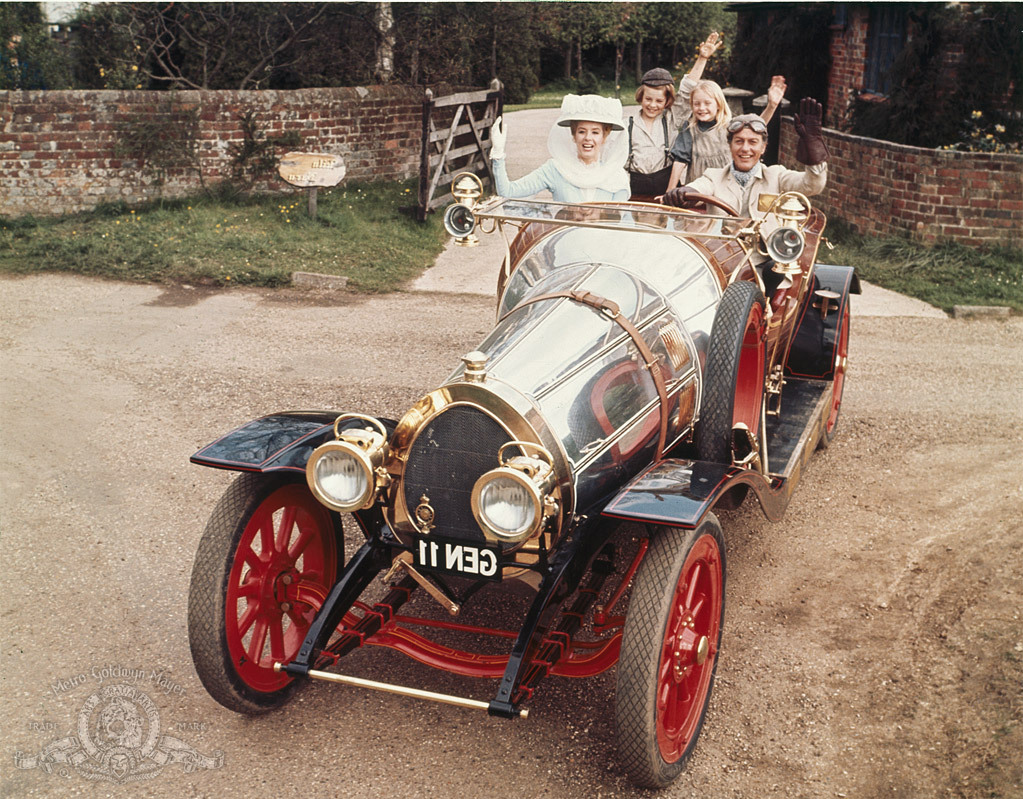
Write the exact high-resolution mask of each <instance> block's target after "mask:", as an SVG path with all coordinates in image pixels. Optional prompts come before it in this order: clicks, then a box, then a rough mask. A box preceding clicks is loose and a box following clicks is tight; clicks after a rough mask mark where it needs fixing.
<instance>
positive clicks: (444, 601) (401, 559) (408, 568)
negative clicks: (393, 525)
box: [380, 552, 462, 616]
mask: <svg viewBox="0 0 1023 799" xmlns="http://www.w3.org/2000/svg"><path fill="white" fill-rule="evenodd" d="M399 571H404V572H405V573H406V574H407V575H408V576H409V577H411V578H412V579H413V580H415V581H416V582H417V583H419V585H420V586H422V588H423V590H424V591H426V593H428V594H429V595H430V596H432V597H433V598H434V599H435V600H437V604H439V605H440V606H441V607H442V608H444V610H446V611H447V612H448V613H450V614H451V615H452V616H457V615H458V614H459V612H460V611H461V610H462V608H461V606H460V605H459V604H458V603H457V602H455V601H454V600H453V599H451V597H449V596H448V595H447V594H445V593H444V592H443V591H441V590H440V589H439V588H438V587H437V586H436V585H434V584H433V583H431V582H430V581H429V580H428V579H426V578H425V577H424V576H423V575H422V574H421V573H420V572H419V570H418V569H417V568H416V567H415V566H413V565H412V553H411V552H399V553H398V554H397V556H395V558H394V560H393V561H392V562H391V568H389V569H388V570H387V574H385V575H384V576H383V577H382V578H380V579H381V580H382V581H383V582H384V583H386V584H390V582H391V580H393V579H394V578H395V577H396V576H397V574H398V572H399Z"/></svg>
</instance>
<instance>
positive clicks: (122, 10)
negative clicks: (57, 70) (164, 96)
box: [80, 2, 327, 89]
mask: <svg viewBox="0 0 1023 799" xmlns="http://www.w3.org/2000/svg"><path fill="white" fill-rule="evenodd" d="M326 8H327V5H326V4H325V3H319V4H311V3H281V4H272V3H244V4H243V3H173V2H169V3H167V2H162V3H104V4H100V5H98V6H95V7H92V8H88V7H87V8H85V9H84V10H83V11H82V12H81V19H80V21H81V23H82V26H83V27H89V26H92V27H97V28H103V29H106V30H108V31H109V33H110V34H111V37H112V39H113V45H114V46H113V48H111V47H106V48H104V49H103V51H102V54H103V56H106V57H107V58H108V59H110V61H111V62H112V63H110V64H109V67H107V68H104V67H103V66H98V67H97V70H100V71H101V72H102V73H105V72H106V69H111V70H112V71H114V72H115V73H120V72H126V71H128V72H132V73H139V75H141V76H142V77H143V78H144V79H145V81H146V83H147V84H148V85H150V86H153V87H160V88H174V89H183V88H190V89H215V88H233V89H253V88H258V87H259V86H261V85H264V84H265V83H267V82H268V80H269V77H270V74H271V73H272V72H273V71H274V70H275V69H276V70H283V69H287V68H288V67H289V66H291V65H292V64H294V63H296V61H297V60H299V59H300V57H301V48H302V46H303V45H304V44H306V43H307V42H308V41H310V39H311V36H310V31H311V29H312V28H313V26H314V25H315V23H316V22H317V21H318V20H319V19H320V18H321V17H322V16H323V15H324V13H325V11H326ZM100 57H102V56H100Z"/></svg>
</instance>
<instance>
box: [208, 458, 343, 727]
mask: <svg viewBox="0 0 1023 799" xmlns="http://www.w3.org/2000/svg"><path fill="white" fill-rule="evenodd" d="M341 540H342V539H341V537H340V520H339V519H338V518H337V516H336V514H331V513H330V512H329V511H328V510H327V509H326V508H325V507H323V506H322V505H320V504H319V503H318V502H317V501H316V500H315V499H313V497H312V494H310V492H309V489H308V488H307V487H306V485H305V483H304V481H303V482H299V481H296V480H295V479H294V478H289V477H280V476H277V477H274V476H266V475H257V474H246V475H243V476H242V477H240V478H239V479H238V480H237V481H235V483H234V484H232V486H231V487H230V488H229V489H228V490H227V492H226V493H225V494H224V496H223V497H222V498H221V499H220V502H218V503H217V506H216V508H215V509H214V511H213V514H212V516H211V517H210V521H209V523H208V524H207V526H206V531H205V532H204V533H203V537H202V540H201V541H200V543H199V550H198V552H197V553H196V558H195V565H194V566H193V569H192V583H191V587H190V591H189V607H188V629H189V640H190V644H191V648H192V659H193V661H194V663H195V667H196V671H197V673H198V675H199V679H200V680H201V681H202V683H203V685H204V686H205V687H206V689H207V691H209V693H210V695H211V696H213V698H214V699H216V700H217V701H218V702H220V703H221V704H223V705H224V706H226V707H228V708H230V709H232V710H236V711H238V712H244V713H253V712H262V711H264V710H269V709H271V708H273V707H276V706H278V705H280V704H282V703H283V702H284V701H285V700H286V699H287V697H288V693H289V689H290V687H291V678H290V677H289V676H288V675H287V674H284V673H279V672H275V671H274V670H273V664H274V662H281V663H286V662H288V661H289V660H292V659H293V658H294V657H295V655H296V654H297V653H298V650H299V647H300V646H301V645H302V641H303V640H304V639H305V635H306V632H307V631H308V630H309V626H310V624H311V623H312V620H313V617H314V616H315V615H316V611H317V610H318V609H319V608H320V606H321V605H322V603H323V601H324V600H325V599H326V596H327V593H328V592H329V591H330V589H331V587H332V586H333V584H334V580H335V578H336V576H337V568H338V550H339V542H340V541H341Z"/></svg>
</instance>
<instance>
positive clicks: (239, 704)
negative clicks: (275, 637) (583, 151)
mask: <svg viewBox="0 0 1023 799" xmlns="http://www.w3.org/2000/svg"><path fill="white" fill-rule="evenodd" d="M280 489H288V490H289V491H291V492H292V496H295V497H299V498H300V499H301V501H302V502H303V503H307V505H308V507H309V508H310V509H312V510H313V511H314V512H315V514H316V515H315V516H314V523H315V525H316V529H317V530H318V532H319V536H320V540H321V542H322V543H321V546H322V547H323V551H324V552H325V553H326V555H325V557H324V561H325V566H324V572H325V574H324V576H323V579H322V580H321V581H320V582H321V583H323V585H319V584H318V586H319V588H320V589H321V590H323V591H324V592H326V591H329V589H330V587H331V585H333V582H334V580H335V579H336V575H337V570H338V562H339V560H343V558H344V549H343V547H344V543H343V540H344V539H343V537H342V530H341V522H340V517H339V516H338V515H337V514H336V513H331V512H329V511H328V510H327V509H326V508H325V507H323V506H322V505H320V504H319V503H317V502H316V500H315V499H313V497H312V494H311V493H310V492H309V489H308V487H307V486H306V483H305V480H303V479H302V478H301V477H296V476H294V475H265V474H254V473H246V474H242V475H241V476H240V477H239V478H238V479H237V480H235V482H233V483H232V484H231V485H230V487H228V489H227V491H226V492H224V495H223V496H222V497H221V498H220V500H219V501H218V502H217V504H216V506H215V507H214V509H213V513H212V514H211V515H210V519H209V522H207V524H206V529H205V531H204V532H203V535H202V538H201V540H200V541H199V547H198V550H197V551H196V555H195V562H194V564H193V566H192V579H191V584H190V586H189V592H188V639H189V646H190V648H191V651H192V661H193V663H194V665H195V670H196V673H197V674H198V676H199V680H200V681H201V682H202V684H203V687H205V688H206V690H207V692H208V693H209V694H210V696H212V697H213V698H214V699H215V700H217V702H219V703H220V704H221V705H223V706H224V707H226V708H228V709H229V710H233V711H235V712H237V713H246V714H259V713H265V712H267V711H269V710H273V709H274V708H277V707H280V706H281V705H283V704H284V703H285V702H286V701H287V700H288V699H289V698H290V695H291V693H292V691H293V689H294V686H295V683H294V681H293V680H292V679H291V678H290V677H288V676H287V675H284V674H280V675H279V677H277V676H275V677H274V680H275V686H274V688H273V690H260V689H258V688H254V687H253V686H252V685H251V684H250V683H249V682H248V681H246V679H245V678H244V677H243V676H242V674H240V673H239V671H238V669H237V668H236V667H235V665H234V658H233V657H232V654H231V649H230V646H229V644H228V632H227V621H226V619H227V616H226V603H227V596H228V590H229V583H230V578H231V574H232V569H233V567H234V563H235V559H236V556H237V553H238V548H239V545H240V542H241V541H242V538H243V536H244V535H245V533H246V528H247V527H248V524H249V521H250V520H251V519H252V517H253V515H254V514H255V513H256V512H257V510H258V509H259V508H260V506H261V505H262V504H263V503H264V502H265V501H267V500H268V499H270V498H271V497H272V496H273V495H274V493H275V492H277V491H278V490H280ZM298 492H305V494H306V495H308V496H302V494H301V493H298ZM242 568H244V567H242ZM306 612H307V613H308V612H309V611H308V607H307V611H306ZM296 629H298V628H296ZM292 648H294V649H295V650H296V652H297V646H294V642H292ZM294 654H295V653H294V652H293V653H289V655H290V656H293V655H294ZM287 659H290V658H287ZM257 668H258V664H257ZM260 670H261V671H262V672H264V673H267V672H269V670H268V669H265V668H264V669H260ZM276 683H279V686H278V685H276Z"/></svg>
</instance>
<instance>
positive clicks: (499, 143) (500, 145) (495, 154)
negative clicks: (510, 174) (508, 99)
mask: <svg viewBox="0 0 1023 799" xmlns="http://www.w3.org/2000/svg"><path fill="white" fill-rule="evenodd" d="M507 141H508V134H507V133H506V132H505V129H504V117H503V116H499V117H498V118H497V119H495V120H494V124H493V125H492V126H491V127H490V143H491V145H492V146H491V148H490V160H491V161H500V160H501V159H502V158H504V156H505V152H504V146H505V144H506V143H507Z"/></svg>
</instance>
